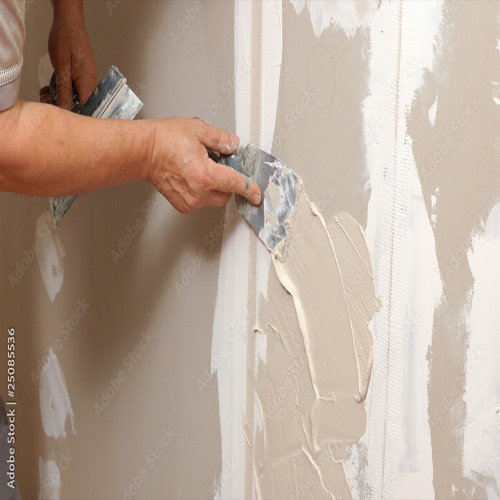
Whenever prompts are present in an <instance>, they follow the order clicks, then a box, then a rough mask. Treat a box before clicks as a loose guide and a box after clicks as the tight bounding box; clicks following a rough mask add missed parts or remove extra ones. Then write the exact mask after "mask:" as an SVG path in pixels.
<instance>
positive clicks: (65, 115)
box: [0, 101, 260, 213]
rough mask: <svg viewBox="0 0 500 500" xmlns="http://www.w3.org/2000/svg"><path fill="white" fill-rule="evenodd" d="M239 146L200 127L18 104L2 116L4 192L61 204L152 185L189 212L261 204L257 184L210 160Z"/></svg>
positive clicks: (219, 132)
mask: <svg viewBox="0 0 500 500" xmlns="http://www.w3.org/2000/svg"><path fill="white" fill-rule="evenodd" d="M236 147H237V138H236V137H235V136H230V135H229V134H228V133H227V132H226V131H224V130H221V129H218V128H215V127H211V126H209V125H206V124H205V123H203V122H201V121H200V120H193V119H186V118H170V119H165V120H136V121H127V120H104V119H97V118H88V117H84V116H80V115H76V114H74V113H70V112H68V111H64V110H61V109H59V108H57V107H55V106H51V105H48V104H38V103H32V102H25V101H18V102H17V103H16V104H15V105H14V106H13V107H12V108H10V109H8V110H6V111H3V112H1V113H0V190H1V191H11V192H17V193H22V194H29V195H43V196H57V195H63V194H75V193H84V192H88V191H93V190H96V189H101V188H106V187H110V186H115V185H118V184H122V183H125V182H128V181H133V180H141V179H142V180H147V181H149V182H151V183H152V184H153V185H154V186H155V187H156V188H157V189H158V191H159V192H160V193H162V194H163V195H164V196H165V197H166V198H167V199H168V200H169V201H170V202H171V203H172V205H174V207H175V208H176V209H177V210H179V211H181V212H184V213H185V212H190V211H192V210H194V209H197V208H199V207H201V206H204V205H216V206H222V205H225V204H226V203H227V202H228V201H229V198H230V194H231V193H238V194H242V195H243V196H246V197H247V198H248V199H249V200H250V201H252V202H253V203H260V191H259V187H258V186H257V184H255V183H254V182H253V181H250V180H249V179H247V178H246V177H245V176H243V175H242V174H239V173H237V172H235V171H233V170H232V169H230V168H229V167H226V166H223V165H218V164H216V163H214V162H213V161H212V160H211V159H209V157H208V153H207V148H209V149H212V150H214V151H219V152H221V153H225V154H229V153H231V152H232V151H234V150H235V149H236Z"/></svg>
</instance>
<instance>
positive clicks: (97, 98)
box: [49, 66, 142, 227]
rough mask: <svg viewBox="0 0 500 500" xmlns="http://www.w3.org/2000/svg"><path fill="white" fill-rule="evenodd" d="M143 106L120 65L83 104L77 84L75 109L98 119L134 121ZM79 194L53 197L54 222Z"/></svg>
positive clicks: (53, 85) (52, 83)
mask: <svg viewBox="0 0 500 500" xmlns="http://www.w3.org/2000/svg"><path fill="white" fill-rule="evenodd" d="M49 89H50V98H51V101H52V103H53V104H54V103H55V102H56V99H57V90H56V81H55V75H52V79H51V80H50V85H49ZM141 108H142V101H141V100H140V99H139V98H138V97H137V96H136V95H135V94H134V92H132V90H131V89H130V87H129V86H128V85H127V80H126V79H125V77H124V76H123V75H122V74H121V73H120V71H119V70H118V68H117V67H116V66H110V67H109V69H108V71H106V74H105V75H104V76H103V78H102V79H101V81H100V82H99V83H98V84H97V87H96V88H95V90H94V92H93V93H92V94H91V96H90V97H89V99H88V100H87V102H86V103H85V104H84V105H83V106H82V107H80V103H79V101H78V93H77V92H76V89H75V87H74V86H73V106H72V108H71V111H73V112H75V113H79V114H81V115H85V116H92V117H94V118H114V119H122V120H133V119H134V118H135V117H136V116H137V113H139V111H140V110H141ZM76 197H77V195H67V196H61V197H57V198H49V204H50V213H51V215H52V224H53V226H54V227H56V226H57V225H58V224H59V222H60V221H61V219H62V218H63V217H64V214H65V213H66V212H67V211H68V209H69V207H70V206H71V205H72V204H73V202H74V201H75V200H76Z"/></svg>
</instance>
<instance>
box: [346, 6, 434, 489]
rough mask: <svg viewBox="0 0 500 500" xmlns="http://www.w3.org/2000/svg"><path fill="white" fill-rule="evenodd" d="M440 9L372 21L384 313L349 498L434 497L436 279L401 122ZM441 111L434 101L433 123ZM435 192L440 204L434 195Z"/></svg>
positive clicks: (430, 53)
mask: <svg viewBox="0 0 500 500" xmlns="http://www.w3.org/2000/svg"><path fill="white" fill-rule="evenodd" d="M353 3H356V2H353ZM442 5H443V2H442V1H429V2H415V1H412V0H410V1H406V2H386V1H384V0H383V1H382V2H381V4H380V8H379V9H378V11H377V14H376V15H375V16H373V19H372V21H371V22H370V28H371V29H370V33H371V51H370V54H371V56H370V57H371V58H370V79H369V89H370V95H369V96H368V97H367V98H366V99H365V101H364V103H363V104H364V106H363V110H364V119H365V145H366V157H367V169H368V171H369V174H370V185H371V189H372V190H371V197H370V201H369V207H368V224H367V231H366V233H367V239H368V243H369V247H370V250H371V252H372V258H373V265H374V274H375V282H376V284H377V293H379V296H380V298H381V300H382V309H381V311H380V312H379V314H378V315H376V316H375V321H374V325H373V330H374V373H373V375H372V382H371V386H370V392H369V401H368V402H367V409H368V418H369V422H368V426H367V432H366V433H365V436H364V437H363V440H362V443H363V444H364V446H365V447H366V448H367V449H368V467H367V471H366V472H365V474H364V479H363V481H365V484H364V485H359V488H358V489H356V488H355V487H352V491H353V496H355V497H356V496H357V497H359V496H360V492H362V491H366V488H367V487H368V488H369V489H370V493H371V495H372V497H373V498H410V497H412V498H430V497H433V496H434V491H433V484H432V481H433V469H432V466H433V464H432V449H431V438H430V429H429V424H428V415H427V405H428V392H427V384H428V364H427V359H426V355H427V349H428V346H429V344H430V342H431V339H432V330H433V316H434V308H435V305H436V303H437V302H438V301H439V297H440V296H441V293H442V283H441V280H440V275H439V271H438V265H437V257H436V252H435V248H434V237H433V232H432V226H431V224H430V222H429V218H428V216H427V212H426V209H425V203H424V199H423V195H422V190H421V186H420V181H419V177H418V173H417V169H416V165H415V159H414V157H413V151H412V138H411V137H409V136H408V134H407V117H408V114H409V112H410V110H411V105H412V101H413V98H414V96H415V92H416V91H417V89H418V88H419V87H420V86H421V85H422V84H423V73H424V70H425V68H427V69H429V70H432V68H433V63H434V47H435V40H436V37H437V34H438V33H439V25H440V23H441V19H442V13H441V9H442ZM437 105H438V103H437V96H436V101H435V102H434V104H433V106H431V108H430V110H429V120H430V122H431V123H434V120H435V116H436V112H437ZM387 158H394V163H391V164H388V163H387ZM433 196H434V202H435V203H437V196H438V193H437V192H436V193H434V195H433ZM393 203H394V205H396V206H398V207H399V208H398V211H397V212H395V211H394V209H393V205H392V204H393ZM404 214H406V216H403V215H404ZM432 221H433V223H435V217H434V218H433V219H432ZM392 249H394V250H392ZM410 262H411V266H409V265H407V263H410ZM429 263H431V265H429ZM403 367H404V368H403ZM415 408H418V409H419V410H418V412H417V413H415V412H414V409H415ZM410 458H411V459H410ZM382 478H383V479H382ZM351 484H352V481H351Z"/></svg>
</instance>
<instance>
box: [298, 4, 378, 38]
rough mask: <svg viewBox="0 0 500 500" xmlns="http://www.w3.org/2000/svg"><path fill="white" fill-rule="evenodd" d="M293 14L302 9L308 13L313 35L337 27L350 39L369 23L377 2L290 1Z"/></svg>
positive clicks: (376, 7)
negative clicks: (293, 10)
mask: <svg viewBox="0 0 500 500" xmlns="http://www.w3.org/2000/svg"><path fill="white" fill-rule="evenodd" d="M290 1H291V2H292V4H293V6H294V8H295V12H296V13H297V14H300V13H301V12H302V11H303V10H304V8H306V9H307V10H308V11H309V14H310V16H311V23H312V26H313V30H314V34H315V35H316V36H320V35H321V33H322V32H323V30H325V29H327V28H329V27H330V26H338V27H340V28H341V29H343V30H344V32H345V34H346V35H347V36H349V37H352V36H354V35H355V34H356V31H357V30H358V28H359V27H360V26H366V25H368V24H369V23H370V20H371V18H372V16H373V15H374V14H375V13H376V12H377V9H378V7H379V3H380V2H379V0H365V1H354V2H353V1H352V0H335V1H332V0H290Z"/></svg>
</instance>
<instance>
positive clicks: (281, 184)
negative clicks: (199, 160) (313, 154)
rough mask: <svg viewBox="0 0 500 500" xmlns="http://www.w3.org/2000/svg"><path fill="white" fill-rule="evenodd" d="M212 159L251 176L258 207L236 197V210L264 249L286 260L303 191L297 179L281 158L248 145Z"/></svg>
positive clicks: (240, 197)
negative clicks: (259, 199) (256, 189)
mask: <svg viewBox="0 0 500 500" xmlns="http://www.w3.org/2000/svg"><path fill="white" fill-rule="evenodd" d="M211 156H212V155H211ZM212 157H213V156H212ZM214 159H215V161H217V162H218V163H221V164H223V165H227V166H229V167H231V168H233V169H234V170H236V171H238V172H241V173H242V174H244V175H246V176H247V177H250V178H251V179H252V180H254V181H255V182H256V183H257V184H258V185H259V187H260V190H261V193H262V202H261V204H260V205H259V206H255V205H252V204H251V203H250V202H249V201H247V200H246V199H245V198H244V197H243V196H237V197H236V203H237V205H238V211H239V213H240V214H241V215H242V216H243V217H244V218H245V219H246V221H247V222H248V223H249V224H250V226H251V227H252V229H253V230H254V231H255V233H256V234H257V236H258V237H259V238H260V239H261V241H262V242H263V243H264V245H266V247H267V249H268V250H269V251H270V252H271V253H272V254H273V255H275V256H276V257H277V258H278V259H279V260H281V261H285V260H286V256H287V253H288V246H289V244H290V236H291V232H292V229H293V223H294V221H295V213H296V208H297V203H298V201H299V196H300V193H301V191H302V181H301V180H300V178H299V177H297V175H296V174H295V173H294V172H293V171H292V170H291V169H290V168H288V167H287V166H286V165H285V163H283V162H282V161H281V160H280V159H278V158H276V157H275V156H273V155H271V154H269V153H266V152H265V151H262V150H261V149H259V148H258V147H257V146H255V145H254V144H249V145H248V146H247V147H246V148H244V150H243V151H238V152H237V153H236V154H234V155H231V156H221V157H220V158H214Z"/></svg>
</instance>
